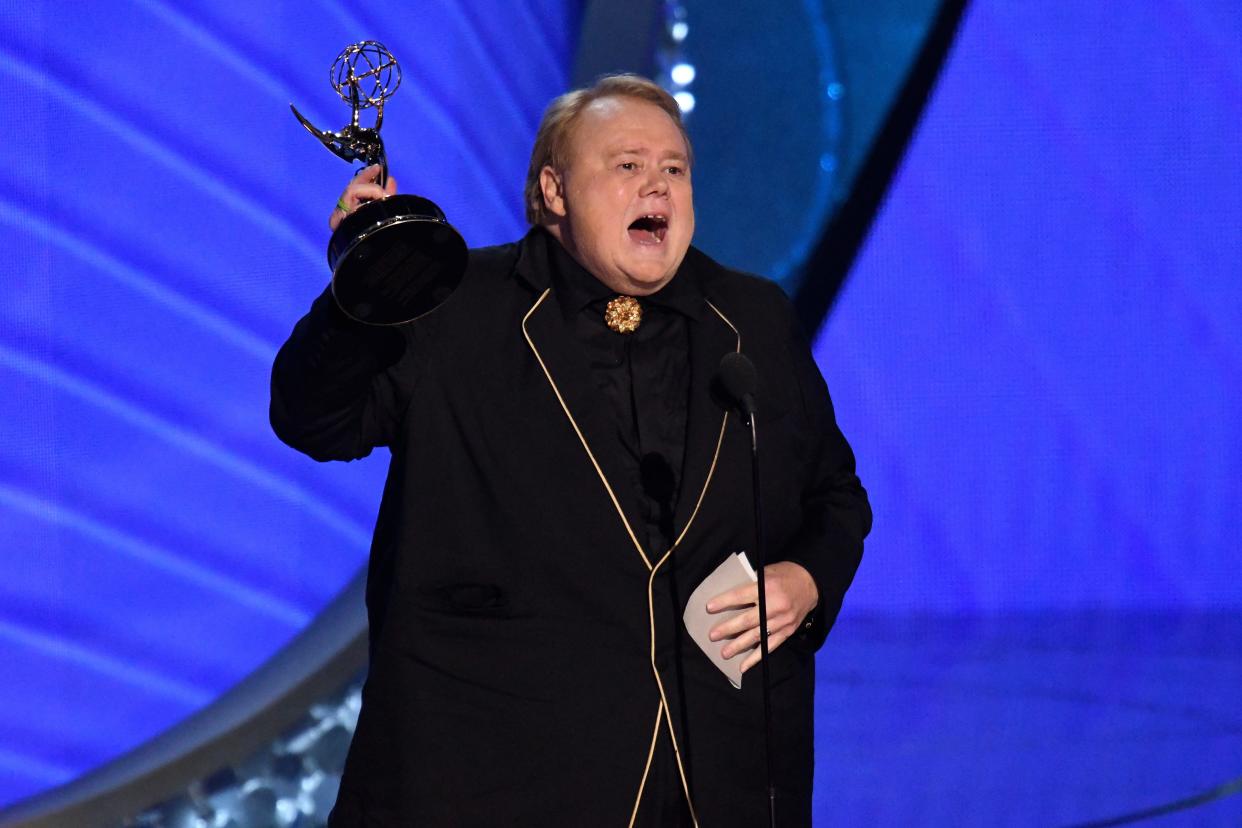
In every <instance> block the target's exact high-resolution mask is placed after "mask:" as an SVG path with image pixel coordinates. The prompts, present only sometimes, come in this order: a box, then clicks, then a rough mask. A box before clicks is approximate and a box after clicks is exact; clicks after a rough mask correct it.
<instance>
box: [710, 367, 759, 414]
mask: <svg viewBox="0 0 1242 828" xmlns="http://www.w3.org/2000/svg"><path fill="white" fill-rule="evenodd" d="M716 379H717V380H718V381H719V383H720V387H721V388H722V389H723V390H724V392H725V394H727V395H728V396H729V400H730V402H732V403H733V404H734V405H736V406H737V407H738V408H739V409H741V412H742V414H743V416H744V417H745V422H746V424H747V425H749V424H750V419H751V417H752V416H754V413H755V388H756V387H757V386H758V385H759V373H758V372H757V371H756V370H755V363H753V362H751V361H750V359H749V358H748V357H746V355H745V354H741V353H738V352H736V351H730V352H729V353H727V354H725V355H724V357H723V358H722V359H721V360H720V367H719V368H718V369H717V370H716Z"/></svg>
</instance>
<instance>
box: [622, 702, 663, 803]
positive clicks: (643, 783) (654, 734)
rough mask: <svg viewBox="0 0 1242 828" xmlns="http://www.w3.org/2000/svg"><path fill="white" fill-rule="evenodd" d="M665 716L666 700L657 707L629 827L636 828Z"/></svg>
mask: <svg viewBox="0 0 1242 828" xmlns="http://www.w3.org/2000/svg"><path fill="white" fill-rule="evenodd" d="M663 718H664V702H660V706H659V707H658V708H656V722H655V729H654V730H652V731H651V747H649V748H647V764H646V765H644V766H643V778H642V779H640V780H639V782H638V796H636V797H634V810H632V811H630V825H629V828H634V820H636V819H638V808H639V806H640V805H642V804H643V789H644V788H646V787H647V774H649V773H651V760H652V759H653V758H655V748H656V742H657V741H658V740H659V738H660V720H661V719H663Z"/></svg>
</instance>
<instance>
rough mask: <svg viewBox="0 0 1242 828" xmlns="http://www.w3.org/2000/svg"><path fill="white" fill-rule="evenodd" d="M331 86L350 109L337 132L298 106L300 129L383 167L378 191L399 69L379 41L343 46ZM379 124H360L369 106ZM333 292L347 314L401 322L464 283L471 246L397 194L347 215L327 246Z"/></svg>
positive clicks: (422, 202)
mask: <svg viewBox="0 0 1242 828" xmlns="http://www.w3.org/2000/svg"><path fill="white" fill-rule="evenodd" d="M330 76H331V80H332V88H333V89H335V90H336V92H337V94H338V95H340V96H341V99H342V100H343V101H345V102H346V103H348V104H349V105H350V107H351V108H352V109H353V117H352V119H351V120H350V123H349V125H348V126H346V127H345V128H344V129H342V130H341V131H340V132H324V131H323V130H320V129H316V128H315V126H314V125H312V124H311V123H310V122H309V121H308V120H306V118H304V117H302V113H300V112H298V110H297V107H295V106H293V104H290V105H289V108H290V109H292V110H293V114H294V115H295V116H297V119H298V121H299V122H301V124H302V126H304V127H306V129H307V131H309V132H310V133H311V135H314V136H315V137H316V138H318V139H319V141H320V142H321V143H323V145H324V146H325V147H327V148H328V149H329V150H331V151H332V152H333V153H334V154H335V155H337V156H338V157H340V158H343V159H344V160H345V161H348V162H350V163H353V162H354V161H361V162H362V163H363V166H364V167H367V166H371V165H373V164H378V165H379V166H380V177H379V181H378V182H377V183H378V184H379V185H380V186H381V187H382V186H384V184H385V183H386V182H387V180H388V157H387V155H386V154H385V152H384V142H383V140H382V139H381V138H380V134H379V130H380V124H381V123H382V122H383V120H384V102H385V101H387V100H388V99H389V98H390V97H392V94H393V93H394V92H396V91H397V87H398V86H400V85H401V67H400V66H399V65H398V64H397V61H396V60H395V59H393V56H392V54H391V53H390V52H389V51H388V49H387V48H385V47H384V45H383V44H382V43H378V42H376V41H374V40H364V41H362V42H360V43H355V44H353V45H352V46H348V47H346V49H345V50H344V51H343V52H341V54H340V55H339V56H338V57H337V59H336V61H335V62H334V63H333V64H332V68H331V70H330ZM370 108H374V109H375V125H374V126H373V127H369V128H368V127H363V126H360V125H359V122H358V115H359V113H360V112H361V111H362V110H364V109H370ZM328 267H329V268H331V270H332V295H333V296H334V297H335V298H336V302H337V304H338V305H339V306H340V308H341V310H342V311H344V312H345V314H346V315H347V316H349V317H351V318H353V319H356V320H357V321H359V322H365V323H366V324H368V325H400V324H403V323H405V322H409V321H411V320H413V319H416V318H418V317H419V316H422V315H423V314H425V313H427V312H429V311H431V310H433V309H434V308H435V307H437V306H438V305H439V304H440V303H441V302H443V301H444V300H445V299H447V298H448V296H449V294H450V293H452V292H453V289H454V288H456V287H457V285H458V283H460V282H461V277H462V274H463V273H464V271H465V269H466V243H465V242H464V241H463V240H462V237H461V234H459V233H458V232H457V231H456V230H455V229H453V226H452V225H451V224H449V223H448V221H447V220H446V219H445V217H444V212H443V211H442V210H441V209H440V208H439V207H437V206H436V205H435V204H434V203H433V202H431V201H429V200H428V199H425V198H421V197H419V196H415V195H394V196H389V197H388V198H386V199H382V200H377V201H370V202H367V203H365V204H363V205H362V206H361V207H359V208H358V209H356V210H354V211H353V212H352V213H350V214H349V215H347V216H346V217H345V218H344V219H343V220H342V221H341V223H340V225H339V226H338V227H337V228H336V231H335V232H334V233H333V234H332V238H331V240H330V241H329V242H328Z"/></svg>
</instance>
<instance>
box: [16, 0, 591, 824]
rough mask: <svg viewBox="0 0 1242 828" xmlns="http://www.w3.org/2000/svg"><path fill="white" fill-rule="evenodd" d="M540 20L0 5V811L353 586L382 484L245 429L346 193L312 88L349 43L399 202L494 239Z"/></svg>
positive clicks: (308, 295) (132, 737) (557, 52)
mask: <svg viewBox="0 0 1242 828" xmlns="http://www.w3.org/2000/svg"><path fill="white" fill-rule="evenodd" d="M578 5H579V4H578V3H576V2H572V1H571V0H521V2H501V1H500V0H475V2H472V3H470V4H461V3H417V4H399V3H398V4H391V3H390V4H385V5H384V6H383V10H382V14H380V13H379V12H378V11H377V10H374V9H377V8H378V7H373V6H371V5H368V4H365V3H363V4H355V3H336V2H311V3H304V2H277V3H262V4H254V3H237V2H230V3H216V2H177V3H173V2H164V1H163V0H135V2H130V3H121V4H112V3H75V4H68V5H66V4H61V3H54V2H44V0H33V1H32V2H26V3H5V4H3V5H0V80H2V81H3V83H4V86H5V88H6V89H7V90H8V97H7V101H6V111H7V112H8V116H7V117H6V118H5V124H6V129H5V136H6V137H5V149H4V152H3V153H0V178H2V182H3V187H2V189H0V238H3V242H2V244H3V254H4V255H3V257H2V259H0V261H2V262H3V264H0V268H2V272H3V275H2V277H0V284H3V286H4V301H3V302H0V398H2V399H3V400H4V424H3V426H0V667H2V669H3V672H4V678H3V679H0V806H2V805H4V804H6V803H8V802H11V801H13V800H15V799H17V798H19V797H21V796H24V795H26V794H29V793H33V792H35V791H37V790H40V789H43V788H46V787H50V786H52V785H54V784H57V783H60V782H64V781H67V780H69V779H70V778H72V777H74V776H76V775H78V774H79V773H81V772H82V771H84V770H86V769H89V768H91V767H93V766H95V765H97V764H99V763H100V762H103V761H105V760H107V759H109V758H111V757H113V756H116V755H117V754H119V753H121V752H123V751H124V750H126V749H128V748H130V747H132V746H134V745H137V744H139V743H141V742H143V741H144V740H146V739H148V738H149V737H151V736H152V735H154V734H156V733H158V732H160V731H161V730H163V729H164V728H166V727H167V726H169V725H171V724H173V723H175V722H177V721H179V720H180V719H182V718H183V717H184V716H186V715H187V714H188V713H190V712H192V711H193V710H195V709H197V708H199V707H201V706H202V705H204V704H206V703H208V702H210V701H211V700H212V699H214V698H215V697H216V696H217V695H218V694H219V693H220V692H221V691H223V690H225V689H227V688H228V687H231V686H232V685H233V684H235V683H236V682H237V681H238V680H240V679H241V678H242V677H244V676H245V675H247V674H248V673H249V672H250V671H251V670H252V669H254V668H255V667H256V666H257V665H259V664H260V663H262V662H263V661H264V660H265V659H267V658H268V656H270V655H271V654H272V653H273V652H274V651H275V650H276V649H277V648H279V647H280V646H281V645H282V644H284V643H285V642H286V641H288V640H289V639H290V637H292V636H293V635H294V634H295V633H297V632H298V631H299V630H300V629H301V628H302V627H303V626H304V625H305V623H306V622H307V620H308V619H310V618H311V617H313V616H314V615H315V613H317V612H318V611H319V609H320V608H321V607H323V606H324V604H325V603H326V602H327V601H328V600H329V599H331V598H332V597H333V595H334V594H335V593H336V591H337V590H339V589H340V588H342V587H343V586H344V585H345V584H346V582H347V581H348V580H349V578H350V576H352V574H353V573H354V572H355V571H356V570H357V568H358V567H359V565H360V564H361V563H362V562H363V560H364V559H365V555H366V550H367V546H368V543H369V538H370V532H371V528H372V526H373V522H374V519H375V509H376V506H377V503H378V493H379V486H380V484H381V482H382V477H383V474H384V471H385V461H384V458H379V457H376V458H370V459H368V460H367V461H364V462H360V463H356V464H352V465H350V466H344V465H341V464H336V465H334V466H333V467H330V468H329V467H320V466H317V465H316V464H315V463H314V462H313V461H310V460H308V459H307V458H305V457H302V456H301V455H298V454H296V453H295V452H293V451H292V450H290V449H288V448H286V447H285V446H283V445H281V444H280V443H279V442H277V441H276V439H275V438H274V437H273V436H272V434H271V432H270V430H269V428H268V426H267V422H266V410H267V398H268V392H267V385H268V373H269V369H270V365H271V361H272V357H273V356H274V354H275V352H276V348H277V347H278V345H279V344H280V343H281V342H282V341H283V339H284V338H285V336H286V335H287V334H288V331H289V329H290V328H291V327H292V324H293V322H294V321H295V320H296V319H297V318H298V317H299V316H300V315H301V314H302V313H303V312H304V311H305V309H306V308H307V307H308V306H309V303H310V301H311V299H313V298H314V296H315V295H316V294H318V293H319V291H321V290H322V289H323V287H324V286H325V284H326V282H327V278H328V271H327V265H326V262H325V245H326V241H327V235H328V232H327V217H328V213H329V211H330V210H331V209H332V204H333V202H334V201H335V200H336V197H337V195H338V193H339V192H340V190H341V188H342V187H343V186H344V184H345V183H346V181H347V180H348V177H349V174H350V173H349V168H348V167H347V166H346V165H345V164H344V163H343V162H341V161H340V160H338V159H337V158H335V157H334V156H332V155H331V154H330V153H329V152H328V151H327V150H325V149H324V148H323V147H322V146H320V145H319V144H318V143H317V142H316V141H315V140H314V139H313V138H312V137H311V136H310V135H309V134H307V133H306V132H305V131H304V130H303V129H302V127H301V126H299V125H298V123H297V122H296V120H295V119H294V117H293V115H292V114H291V113H290V112H289V104H290V103H295V104H296V105H297V106H298V108H299V110H301V111H302V112H303V113H304V114H305V115H307V116H308V117H309V118H310V120H311V121H312V122H313V123H315V124H317V125H318V126H319V127H321V128H325V129H332V130H336V129H340V128H341V127H342V126H344V125H345V124H346V123H347V122H348V117H349V109H348V107H347V106H346V105H345V104H343V103H342V102H341V101H340V100H339V99H338V98H337V96H336V93H335V92H333V91H332V89H331V87H330V85H329V83H328V67H329V65H330V64H331V63H332V61H333V59H334V58H335V57H336V55H337V54H338V52H340V50H341V49H342V48H343V47H344V46H346V45H347V44H349V43H353V42H355V41H358V40H361V39H364V38H372V37H373V38H378V39H381V40H383V41H385V42H386V44H387V45H388V46H389V48H391V50H392V52H393V54H394V55H396V57H397V58H398V59H399V60H400V61H401V63H402V66H403V67H404V70H405V75H404V81H403V82H402V85H401V88H400V90H399V91H398V92H397V94H396V97H395V98H393V100H392V101H391V102H390V104H389V107H388V109H387V111H386V117H385V122H384V136H385V137H386V139H387V142H388V145H389V152H390V155H391V162H392V168H393V173H394V175H395V176H396V177H397V179H398V181H399V183H400V185H401V187H402V189H403V190H406V191H412V192H418V193H426V194H428V195H430V196H432V197H434V198H435V199H436V200H437V201H438V202H439V203H440V204H441V206H442V207H443V208H444V209H445V211H446V212H447V214H448V216H449V218H450V220H451V221H452V222H453V223H454V224H455V225H456V226H457V227H458V228H460V229H461V231H462V233H463V234H464V235H465V237H466V239H467V240H468V241H469V242H470V243H471V244H475V245H478V244H491V243H497V242H501V241H507V240H509V239H512V238H514V237H516V236H518V235H520V234H521V233H522V232H523V231H524V230H525V222H524V221H523V220H522V215H521V203H520V202H521V196H520V184H521V181H522V180H523V178H524V176H525V170H526V162H527V152H528V148H529V147H530V145H531V142H532V140H533V137H534V130H535V127H536V124H537V123H538V119H539V115H540V113H541V111H542V109H543V107H544V105H545V104H546V103H547V101H548V100H549V99H550V98H551V97H552V96H553V95H555V94H557V93H559V92H560V91H562V90H563V89H564V88H565V85H566V83H567V82H568V81H567V78H568V74H569V66H570V63H571V61H572V57H573V55H572V49H573V46H574V42H575V41H576V37H577V32H578V20H577V17H578V15H579V9H578Z"/></svg>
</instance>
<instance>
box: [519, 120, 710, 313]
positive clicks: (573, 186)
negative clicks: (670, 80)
mask: <svg viewBox="0 0 1242 828" xmlns="http://www.w3.org/2000/svg"><path fill="white" fill-rule="evenodd" d="M569 149H570V151H569V153H568V156H569V160H568V168H567V169H565V170H559V171H558V170H554V169H552V168H551V167H544V169H543V174H542V176H541V179H540V180H541V183H542V185H543V193H544V199H545V201H546V202H547V204H548V207H549V209H550V210H551V212H552V213H553V215H555V216H556V217H558V218H559V219H560V220H559V221H553V223H552V224H551V225H549V229H550V230H551V231H552V232H553V234H554V235H556V236H557V238H559V239H560V240H561V243H562V244H564V245H565V248H566V249H567V250H568V251H569V252H570V254H571V255H572V256H573V257H574V258H575V259H576V260H577V261H578V262H579V263H580V264H581V265H582V266H583V267H585V268H586V269H587V270H588V271H590V272H591V273H592V275H594V276H595V278H597V279H599V280H600V281H601V282H603V283H604V284H606V285H608V286H609V287H610V288H612V289H613V290H615V291H617V292H618V293H626V294H631V295H637V296H643V295H646V294H649V293H654V292H655V291H657V290H659V289H660V288H662V287H664V285H666V284H667V283H668V282H669V280H671V279H672V278H673V276H674V275H675V274H676V273H677V268H678V267H679V266H680V265H681V260H682V259H683V258H684V257H685V255H686V249H687V248H688V247H689V246H690V237H691V236H693V235H694V203H693V199H692V193H691V188H690V166H689V158H688V155H689V153H688V148H687V147H686V142H685V140H684V139H683V138H682V136H681V131H680V130H679V129H678V128H677V125H676V124H675V123H674V122H673V119H672V118H670V117H669V116H668V114H667V113H666V112H664V110H662V109H660V108H659V107H658V106H656V105H655V104H652V103H649V102H647V101H644V100H640V99H638V98H629V97H610V98H601V99H599V100H597V101H593V102H592V103H591V104H590V105H589V106H587V108H586V109H584V110H583V111H582V113H581V114H580V115H579V116H578V119H577V121H576V123H575V124H574V125H573V128H572V132H571V134H570V148H569Z"/></svg>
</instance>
